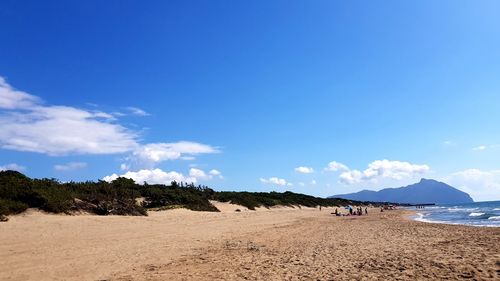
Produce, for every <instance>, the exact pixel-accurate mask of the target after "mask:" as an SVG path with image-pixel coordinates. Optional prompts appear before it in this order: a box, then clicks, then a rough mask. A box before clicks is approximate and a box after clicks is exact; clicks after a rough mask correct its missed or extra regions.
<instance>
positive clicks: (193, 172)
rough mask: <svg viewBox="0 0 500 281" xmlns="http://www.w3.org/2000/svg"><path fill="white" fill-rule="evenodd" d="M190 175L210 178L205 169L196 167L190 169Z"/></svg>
mask: <svg viewBox="0 0 500 281" xmlns="http://www.w3.org/2000/svg"><path fill="white" fill-rule="evenodd" d="M189 176H191V177H193V178H198V179H206V178H208V176H207V174H206V173H205V172H204V171H203V170H200V169H196V168H191V169H189Z"/></svg>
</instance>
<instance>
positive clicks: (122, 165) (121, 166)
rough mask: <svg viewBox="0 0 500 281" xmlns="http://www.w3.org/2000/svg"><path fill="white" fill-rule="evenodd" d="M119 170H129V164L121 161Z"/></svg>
mask: <svg viewBox="0 0 500 281" xmlns="http://www.w3.org/2000/svg"><path fill="white" fill-rule="evenodd" d="M120 170H122V171H128V170H130V165H128V164H126V163H122V164H120Z"/></svg>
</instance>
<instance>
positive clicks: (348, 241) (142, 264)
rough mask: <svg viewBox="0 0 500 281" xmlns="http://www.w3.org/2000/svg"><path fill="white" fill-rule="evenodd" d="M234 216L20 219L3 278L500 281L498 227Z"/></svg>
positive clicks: (400, 214) (399, 213) (5, 246)
mask: <svg viewBox="0 0 500 281" xmlns="http://www.w3.org/2000/svg"><path fill="white" fill-rule="evenodd" d="M225 208H226V209H225V211H223V212H221V213H210V212H193V211H188V210H180V209H176V210H169V211H159V212H151V215H150V216H148V217H119V216H110V217H99V216H89V215H81V216H60V215H45V214H40V213H36V212H34V213H30V214H27V215H22V216H19V217H18V216H16V217H12V220H11V221H9V222H7V223H2V224H0V240H1V241H3V242H4V243H2V244H1V245H0V260H2V262H0V279H1V280H121V281H124V280H207V279H208V280H210V279H214V280H245V279H250V280H282V279H292V280H299V279H300V280H302V279H321V280H324V279H335V280H349V279H356V278H372V279H384V278H385V279H387V278H390V279H397V278H402V279H442V278H452V279H456V278H465V276H471V278H478V279H485V280H488V279H491V280H494V279H495V278H499V277H500V229H498V228H476V227H467V226H460V225H444V224H432V223H424V222H418V221H414V220H412V219H411V218H410V217H409V216H410V215H412V214H414V212H413V211H410V210H395V211H384V212H382V213H381V212H380V211H377V210H378V209H371V210H369V214H368V215H367V216H352V217H335V216H333V215H331V214H330V212H332V211H333V210H334V209H332V208H323V211H319V210H318V209H314V208H301V209H298V208H296V209H292V208H275V209H270V210H267V209H266V210H257V211H241V212H235V211H234V208H238V206H233V205H225ZM496 270H499V271H496ZM460 276H462V277H460Z"/></svg>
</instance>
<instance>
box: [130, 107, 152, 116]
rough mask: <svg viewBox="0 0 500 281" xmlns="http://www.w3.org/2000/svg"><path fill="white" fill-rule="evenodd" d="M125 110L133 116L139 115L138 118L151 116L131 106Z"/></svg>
mask: <svg viewBox="0 0 500 281" xmlns="http://www.w3.org/2000/svg"><path fill="white" fill-rule="evenodd" d="M125 109H127V110H128V111H130V113H132V114H133V115H137V116H149V115H151V114H149V113H147V112H146V111H144V110H142V109H140V108H138V107H133V106H129V107H127V108H125Z"/></svg>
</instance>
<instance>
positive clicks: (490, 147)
mask: <svg viewBox="0 0 500 281" xmlns="http://www.w3.org/2000/svg"><path fill="white" fill-rule="evenodd" d="M496 148H500V144H492V145H480V146H476V147H473V148H472V150H476V151H482V150H486V149H496Z"/></svg>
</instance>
